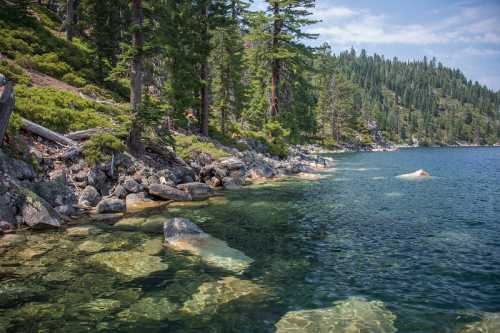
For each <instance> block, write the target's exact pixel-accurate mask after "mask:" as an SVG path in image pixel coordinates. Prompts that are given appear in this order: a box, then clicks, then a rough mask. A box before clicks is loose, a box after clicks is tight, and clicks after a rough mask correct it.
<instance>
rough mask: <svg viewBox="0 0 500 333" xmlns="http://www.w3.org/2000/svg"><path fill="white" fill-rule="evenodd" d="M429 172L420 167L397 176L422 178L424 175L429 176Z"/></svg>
mask: <svg viewBox="0 0 500 333" xmlns="http://www.w3.org/2000/svg"><path fill="white" fill-rule="evenodd" d="M429 176H430V174H429V173H428V172H427V171H425V170H423V169H420V170H417V171H415V172H412V173H405V174H403V175H399V176H398V178H403V179H417V178H424V177H429Z"/></svg>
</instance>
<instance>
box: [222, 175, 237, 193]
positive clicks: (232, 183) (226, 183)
mask: <svg viewBox="0 0 500 333" xmlns="http://www.w3.org/2000/svg"><path fill="white" fill-rule="evenodd" d="M222 186H223V187H224V189H225V190H237V189H239V188H241V185H240V183H239V182H238V181H236V180H235V179H234V178H233V177H224V178H223V179H222Z"/></svg>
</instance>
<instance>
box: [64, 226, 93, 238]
mask: <svg viewBox="0 0 500 333" xmlns="http://www.w3.org/2000/svg"><path fill="white" fill-rule="evenodd" d="M99 231H100V230H99V229H97V228H96V227H93V226H80V227H71V228H68V229H66V234H67V235H68V236H69V237H87V236H90V235H95V234H98V233H99Z"/></svg>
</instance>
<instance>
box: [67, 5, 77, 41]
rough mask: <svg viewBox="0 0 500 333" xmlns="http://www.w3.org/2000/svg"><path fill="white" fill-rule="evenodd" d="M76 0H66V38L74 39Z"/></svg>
mask: <svg viewBox="0 0 500 333" xmlns="http://www.w3.org/2000/svg"><path fill="white" fill-rule="evenodd" d="M73 1H74V0H67V1H66V39H67V40H68V41H69V42H71V41H72V40H73V23H74V19H75V11H74V2H73Z"/></svg>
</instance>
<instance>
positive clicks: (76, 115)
mask: <svg viewBox="0 0 500 333" xmlns="http://www.w3.org/2000/svg"><path fill="white" fill-rule="evenodd" d="M104 111H106V112H111V111H112V113H113V114H115V115H124V112H125V111H124V110H122V109H120V108H118V107H113V106H103V105H101V104H99V103H96V102H93V101H89V100H86V99H83V98H81V97H79V96H76V95H74V94H72V93H68V92H63V91H59V90H57V89H54V88H39V87H31V88H30V87H27V86H23V85H19V86H17V87H16V112H17V113H18V114H19V115H20V116H22V117H25V118H27V119H29V120H32V121H34V122H36V123H38V124H40V125H42V126H45V127H47V128H49V129H52V130H54V131H57V132H62V133H66V132H68V131H73V130H82V129H87V128H94V127H114V126H115V125H114V124H113V121H112V120H111V117H110V116H108V115H106V114H104V113H105V112H104ZM118 119H120V118H119V117H115V121H116V120H118Z"/></svg>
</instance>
